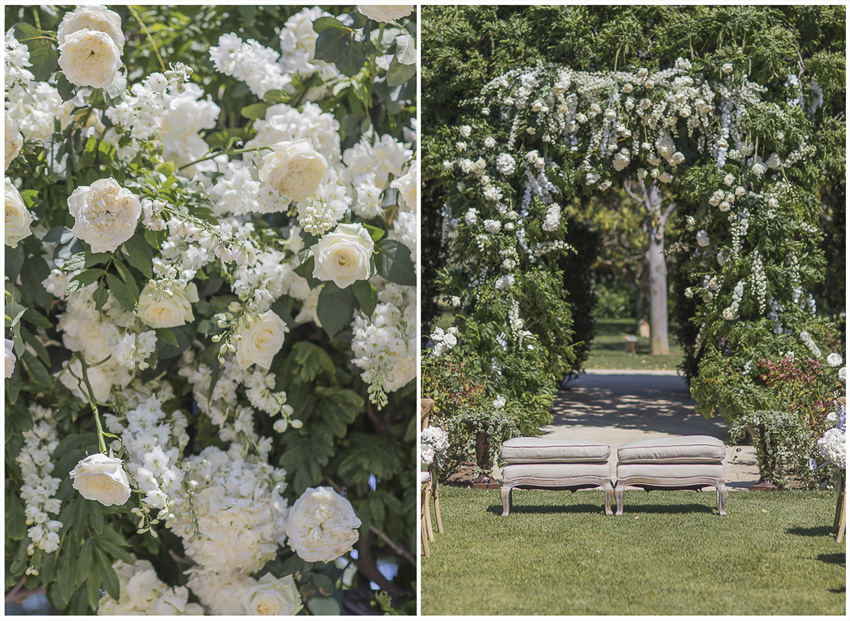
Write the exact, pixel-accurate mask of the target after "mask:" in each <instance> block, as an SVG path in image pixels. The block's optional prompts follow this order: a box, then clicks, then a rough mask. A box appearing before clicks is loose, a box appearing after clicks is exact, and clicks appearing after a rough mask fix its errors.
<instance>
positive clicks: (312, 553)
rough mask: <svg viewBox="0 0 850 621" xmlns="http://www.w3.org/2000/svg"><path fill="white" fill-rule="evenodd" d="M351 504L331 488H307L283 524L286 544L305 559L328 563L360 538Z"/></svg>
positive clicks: (357, 521)
mask: <svg viewBox="0 0 850 621" xmlns="http://www.w3.org/2000/svg"><path fill="white" fill-rule="evenodd" d="M359 527H360V520H359V519H358V517H357V515H355V513H354V507H352V506H351V503H350V502H348V500H346V499H345V498H343V497H342V496H340V495H339V494H337V493H336V492H335V491H334V490H332V489H331V488H330V487H316V488H312V487H311V488H308V489H307V490H306V491H305V492H304V493H303V494H302V495H301V497H300V498H299V499H298V500H296V501H295V504H294V505H292V509H291V510H290V512H289V518H288V522H287V525H286V536H287V537H288V539H289V546H290V547H291V548H292V549H293V550H295V552H296V554H298V556H300V557H301V558H302V559H304V560H305V561H308V562H311V563H313V562H317V561H318V562H323V563H328V562H330V561H333V560H335V559H337V558H339V557H340V556H342V555H343V554H345V553H346V552H348V551H349V550H351V548H352V547H353V546H354V544H355V543H356V542H357V539H358V538H359V537H360V534H359V533H358V531H357V529H358V528H359Z"/></svg>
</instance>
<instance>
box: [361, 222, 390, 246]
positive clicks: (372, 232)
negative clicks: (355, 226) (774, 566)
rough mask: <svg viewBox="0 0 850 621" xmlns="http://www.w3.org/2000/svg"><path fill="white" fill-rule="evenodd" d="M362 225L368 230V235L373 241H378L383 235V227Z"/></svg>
mask: <svg viewBox="0 0 850 621" xmlns="http://www.w3.org/2000/svg"><path fill="white" fill-rule="evenodd" d="M363 226H364V227H365V228H366V230H367V231H369V237H371V238H372V241H373V242H377V241H380V240H381V238H383V236H384V235H385V233H384V229H381V228H378V227H377V226H372V225H371V224H364V225H363Z"/></svg>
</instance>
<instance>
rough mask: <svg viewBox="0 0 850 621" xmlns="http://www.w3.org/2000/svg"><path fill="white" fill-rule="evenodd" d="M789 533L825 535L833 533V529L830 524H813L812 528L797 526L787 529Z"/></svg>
mask: <svg viewBox="0 0 850 621" xmlns="http://www.w3.org/2000/svg"><path fill="white" fill-rule="evenodd" d="M785 532H786V533H788V534H789V535H799V536H801V537H825V536H827V535H831V534H832V529H831V528H830V527H829V526H812V527H810V528H800V527H798V526H795V527H794V528H789V529H787V530H786V531H785Z"/></svg>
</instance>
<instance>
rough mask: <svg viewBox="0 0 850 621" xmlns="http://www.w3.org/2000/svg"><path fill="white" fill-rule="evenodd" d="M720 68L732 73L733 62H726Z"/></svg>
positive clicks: (724, 71)
mask: <svg viewBox="0 0 850 621" xmlns="http://www.w3.org/2000/svg"><path fill="white" fill-rule="evenodd" d="M720 69H721V70H722V71H723V73H732V63H725V64H724V65H723V66H722V67H720Z"/></svg>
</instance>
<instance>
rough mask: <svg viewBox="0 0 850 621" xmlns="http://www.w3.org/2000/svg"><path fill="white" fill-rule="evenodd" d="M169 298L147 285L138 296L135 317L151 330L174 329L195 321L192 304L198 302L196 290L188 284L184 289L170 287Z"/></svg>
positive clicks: (193, 284) (161, 291)
mask: <svg viewBox="0 0 850 621" xmlns="http://www.w3.org/2000/svg"><path fill="white" fill-rule="evenodd" d="M170 291H171V293H172V295H171V296H169V295H168V294H167V293H165V292H164V291H163V290H162V289H160V288H158V287H156V286H154V285H152V284H151V283H148V284H146V285H145V288H144V289H142V292H141V294H139V308H138V311H137V313H136V314H137V315H138V316H139V319H141V320H142V321H144V322H145V323H146V324H147V325H149V326H150V327H151V328H175V327H177V326H182V325H183V324H184V323H186V322H189V321H194V320H195V315H194V314H193V313H192V303H193V302H197V301H198V288H197V287H196V286H195V283H189V285H188V286H187V287H186V288H185V289H181V288H178V287H172V288H171V289H170Z"/></svg>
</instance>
